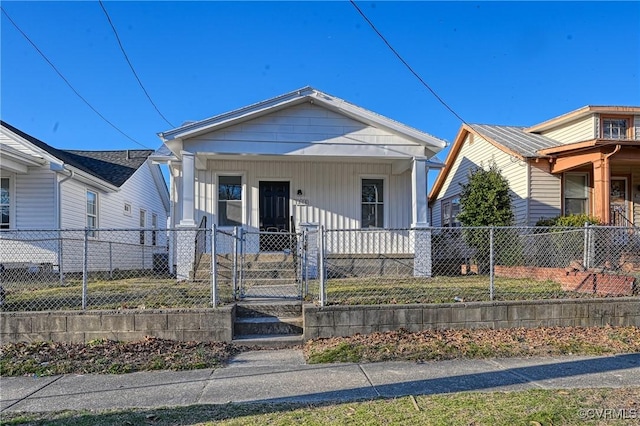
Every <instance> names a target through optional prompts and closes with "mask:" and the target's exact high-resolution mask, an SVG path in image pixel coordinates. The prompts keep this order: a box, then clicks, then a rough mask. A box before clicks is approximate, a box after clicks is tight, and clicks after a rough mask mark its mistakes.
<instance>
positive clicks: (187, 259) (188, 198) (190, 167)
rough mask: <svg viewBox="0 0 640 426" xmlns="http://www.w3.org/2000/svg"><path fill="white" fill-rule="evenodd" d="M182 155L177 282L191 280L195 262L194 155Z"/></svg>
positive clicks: (182, 152)
mask: <svg viewBox="0 0 640 426" xmlns="http://www.w3.org/2000/svg"><path fill="white" fill-rule="evenodd" d="M180 153H181V154H182V182H181V184H182V188H181V189H182V191H180V192H182V194H181V196H182V217H181V218H180V223H179V224H178V225H177V229H176V232H177V235H176V246H177V247H176V269H177V270H176V277H177V278H178V281H182V280H188V279H190V278H191V272H192V271H193V265H194V260H195V244H196V232H197V230H196V222H195V220H194V218H195V196H196V191H195V187H196V185H195V180H196V176H195V170H196V166H195V155H194V154H193V153H192V152H187V151H181V152H180Z"/></svg>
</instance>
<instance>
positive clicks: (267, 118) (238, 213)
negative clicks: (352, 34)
mask: <svg viewBox="0 0 640 426" xmlns="http://www.w3.org/2000/svg"><path fill="white" fill-rule="evenodd" d="M159 136H160V138H161V139H162V141H163V142H164V147H163V148H161V149H160V150H159V151H158V152H157V153H156V154H155V155H154V156H153V158H154V159H155V160H156V161H163V162H166V163H167V164H168V165H169V169H170V176H171V181H170V193H171V199H172V201H173V202H172V211H171V214H170V216H171V224H172V226H173V225H175V226H176V227H182V228H187V229H189V228H195V227H196V226H197V225H198V224H199V223H200V221H201V220H202V218H203V217H207V218H208V219H209V224H212V223H213V224H215V225H217V226H218V227H219V228H220V229H231V228H232V227H234V226H240V227H242V228H243V229H245V230H246V231H247V232H259V231H293V230H299V229H300V227H301V225H302V224H315V225H319V226H324V227H325V228H326V229H402V228H404V229H408V228H411V227H421V226H427V224H428V213H427V199H426V194H427V171H428V168H429V167H440V166H441V165H442V164H441V163H439V162H438V163H433V162H430V161H429V159H430V158H431V157H433V156H434V155H435V154H436V153H438V152H439V151H440V150H442V149H443V148H444V147H445V146H446V144H445V141H443V140H441V139H438V138H436V137H433V136H431V135H429V134H426V133H424V132H421V131H419V130H416V129H414V128H411V127H408V126H406V125H404V124H402V123H399V122H397V121H393V120H391V119H389V118H386V117H383V116H381V115H379V114H376V113H373V112H371V111H368V110H366V109H364V108H361V107H358V106H356V105H354V104H351V103H349V102H347V101H344V100H342V99H339V98H336V97H335V96H331V95H328V94H326V93H323V92H320V91H318V90H315V89H313V88H311V87H305V88H303V89H300V90H296V91H293V92H290V93H287V94H284V95H281V96H278V97H275V98H272V99H268V100H265V101H263V102H259V103H256V104H253V105H250V106H247V107H244V108H241V109H238V110H235V111H231V112H228V113H225V114H221V115H217V116H214V117H212V118H208V119H205V120H201V121H197V122H192V123H188V124H185V125H183V126H181V127H178V128H176V129H172V130H169V131H166V132H162V133H160V134H159ZM179 235H181V234H179ZM178 244H179V245H180V243H178ZM251 245H252V246H253V247H254V249H255V250H260V251H270V250H274V249H277V247H269V243H268V241H267V239H263V240H260V241H254V242H253V243H251ZM185 246H187V245H186V243H185ZM377 249H379V248H377V247H373V248H371V249H370V250H377ZM359 250H366V248H364V247H360V248H359ZM192 261H193V250H186V251H185V253H184V256H182V258H181V255H180V254H179V253H178V259H177V264H178V276H179V277H181V276H186V271H187V270H188V266H185V265H188V264H189V263H191V262H192ZM181 265H182V266H181ZM185 268H186V269H185Z"/></svg>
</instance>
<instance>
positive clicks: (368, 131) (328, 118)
mask: <svg viewBox="0 0 640 426" xmlns="http://www.w3.org/2000/svg"><path fill="white" fill-rule="evenodd" d="M184 147H185V149H186V150H188V151H192V152H217V153H228V154H238V153H243V154H274V155H315V156H335V155H341V154H339V153H338V152H340V153H344V154H345V155H349V154H350V153H353V152H356V151H357V152H358V154H357V155H359V156H383V157H386V158H390V157H396V158H397V157H405V156H407V155H410V156H413V155H418V156H424V155H425V149H424V146H423V145H421V144H418V143H416V142H413V141H409V140H406V139H403V138H401V137H399V136H397V135H394V134H392V133H390V132H388V131H386V130H384V129H379V128H375V127H371V126H368V125H366V124H364V123H361V122H358V121H356V120H353V119H350V118H348V117H345V116H343V115H340V114H337V113H335V112H333V111H329V110H327V109H325V108H323V107H319V106H317V105H312V104H304V105H297V106H293V107H290V108H287V109H283V110H281V111H276V112H273V113H271V114H268V115H265V116H263V117H259V118H255V119H253V120H250V121H248V122H246V123H241V124H236V125H233V126H229V127H227V128H225V129H221V130H218V131H216V132H212V133H208V134H204V135H201V136H197V137H194V138H192V139H189V140H187V141H185V145H184Z"/></svg>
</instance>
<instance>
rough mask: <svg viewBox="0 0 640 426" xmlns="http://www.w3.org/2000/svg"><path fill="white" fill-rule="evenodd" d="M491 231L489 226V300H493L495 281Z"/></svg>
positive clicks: (491, 228) (492, 228)
mask: <svg viewBox="0 0 640 426" xmlns="http://www.w3.org/2000/svg"><path fill="white" fill-rule="evenodd" d="M493 230H494V227H493V226H491V227H490V228H489V300H493V291H494V284H495V282H494V281H495V280H494V274H493V272H494V271H493V267H494V264H495V262H494V254H495V250H494V247H493Z"/></svg>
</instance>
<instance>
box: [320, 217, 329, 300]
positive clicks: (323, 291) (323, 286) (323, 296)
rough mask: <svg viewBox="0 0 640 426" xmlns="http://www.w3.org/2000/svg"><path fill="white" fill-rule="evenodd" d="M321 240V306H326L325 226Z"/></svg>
mask: <svg viewBox="0 0 640 426" xmlns="http://www.w3.org/2000/svg"><path fill="white" fill-rule="evenodd" d="M319 237H320V238H318V251H319V252H320V253H318V255H319V256H320V258H319V259H318V260H319V265H318V266H319V268H318V269H320V270H319V271H318V272H319V273H320V295H319V296H320V306H325V304H326V303H327V292H326V284H327V283H326V279H327V278H326V274H325V269H324V266H325V265H324V256H325V252H324V250H325V240H324V239H325V232H324V225H322V226H321V227H320V235H319Z"/></svg>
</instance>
